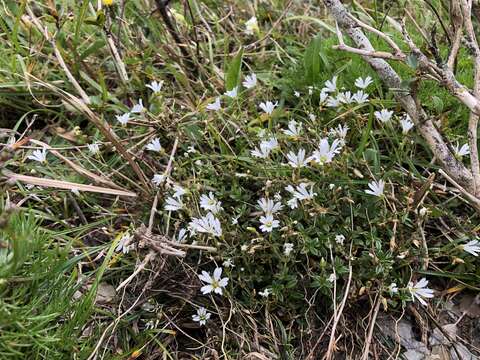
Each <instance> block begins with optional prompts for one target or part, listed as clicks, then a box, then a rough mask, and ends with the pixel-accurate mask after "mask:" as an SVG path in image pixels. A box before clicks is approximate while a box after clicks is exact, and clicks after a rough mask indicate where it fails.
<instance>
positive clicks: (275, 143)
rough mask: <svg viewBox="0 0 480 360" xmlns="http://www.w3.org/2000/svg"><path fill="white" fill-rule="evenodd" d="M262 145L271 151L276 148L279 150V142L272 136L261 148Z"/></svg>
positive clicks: (264, 141) (263, 142)
mask: <svg viewBox="0 0 480 360" xmlns="http://www.w3.org/2000/svg"><path fill="white" fill-rule="evenodd" d="M262 144H263V147H265V148H266V149H269V150H275V149H276V148H278V140H277V138H276V137H274V136H272V137H271V138H269V139H267V140H263V141H262V143H261V144H260V146H262Z"/></svg>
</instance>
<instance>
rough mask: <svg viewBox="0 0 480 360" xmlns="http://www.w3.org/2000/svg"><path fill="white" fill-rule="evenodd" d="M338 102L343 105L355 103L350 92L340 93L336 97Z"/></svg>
mask: <svg viewBox="0 0 480 360" xmlns="http://www.w3.org/2000/svg"><path fill="white" fill-rule="evenodd" d="M337 99H338V101H340V102H341V103H343V104H351V103H352V102H354V101H355V98H354V97H353V96H352V93H351V92H350V91H345V92H341V93H339V94H338V95H337Z"/></svg>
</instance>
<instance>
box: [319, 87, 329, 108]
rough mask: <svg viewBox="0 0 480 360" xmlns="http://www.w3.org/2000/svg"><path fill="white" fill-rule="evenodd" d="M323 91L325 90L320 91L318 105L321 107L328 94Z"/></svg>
mask: <svg viewBox="0 0 480 360" xmlns="http://www.w3.org/2000/svg"><path fill="white" fill-rule="evenodd" d="M324 90H325V89H322V91H320V99H319V100H320V105H322V104H323V103H324V102H325V101H326V100H327V99H328V92H327V91H324Z"/></svg>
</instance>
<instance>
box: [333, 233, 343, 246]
mask: <svg viewBox="0 0 480 360" xmlns="http://www.w3.org/2000/svg"><path fill="white" fill-rule="evenodd" d="M344 241H345V236H343V235H342V234H338V235H335V242H336V243H337V244H340V245H343V242H344Z"/></svg>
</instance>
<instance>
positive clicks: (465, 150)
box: [453, 143, 470, 158]
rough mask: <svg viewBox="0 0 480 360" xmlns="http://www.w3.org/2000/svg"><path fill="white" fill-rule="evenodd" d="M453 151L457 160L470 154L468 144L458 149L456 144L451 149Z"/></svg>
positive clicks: (458, 146)
mask: <svg viewBox="0 0 480 360" xmlns="http://www.w3.org/2000/svg"><path fill="white" fill-rule="evenodd" d="M453 150H454V152H455V156H456V157H459V158H461V157H463V156H465V155H468V154H470V146H468V144H463V145H462V146H461V147H460V145H459V144H458V143H457V145H456V146H455V147H454V148H453Z"/></svg>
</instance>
